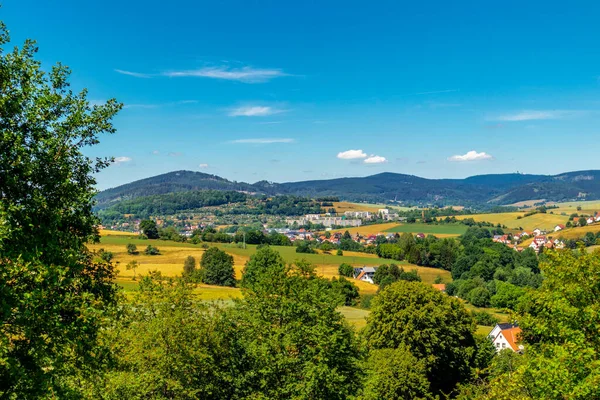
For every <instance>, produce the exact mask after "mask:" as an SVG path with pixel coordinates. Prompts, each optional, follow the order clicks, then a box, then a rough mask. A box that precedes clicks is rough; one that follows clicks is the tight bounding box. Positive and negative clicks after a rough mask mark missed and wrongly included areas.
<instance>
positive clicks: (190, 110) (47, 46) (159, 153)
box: [0, 0, 600, 189]
mask: <svg viewBox="0 0 600 400" xmlns="http://www.w3.org/2000/svg"><path fill="white" fill-rule="evenodd" d="M599 11H600V4H599V3H598V2H592V1H590V2H575V3H569V5H568V6H567V5H566V3H564V2H558V1H556V2H554V1H550V2H548V1H544V2H534V1H531V2H522V1H521V2H512V1H504V2H496V4H491V3H490V2H481V1H472V2H460V1H457V2H442V1H438V2H433V1H422V2H399V1H391V2H383V1H371V2H355V1H339V2H337V1H335V2H334V1H303V2H291V1H272V2H271V1H219V2H214V1H211V2H208V1H181V0H174V1H169V2H165V1H137V0H135V1H134V0H127V1H123V0H121V1H113V0H106V1H102V2H84V1H79V0H77V1H75V0H59V1H55V2H48V1H42V0H37V1H34V0H19V1H14V0H7V1H5V2H4V5H3V7H2V8H1V9H0V19H2V20H4V21H5V23H6V24H7V25H8V28H9V30H10V31H11V36H12V40H13V44H19V45H20V44H21V43H22V41H23V40H24V39H25V38H33V39H36V40H37V41H38V45H39V47H40V53H39V57H40V59H41V60H42V61H43V62H44V65H46V66H49V65H51V64H52V63H54V62H56V61H61V62H63V63H64V64H66V65H68V66H70V67H71V68H72V70H73V75H72V84H73V87H74V88H75V89H80V88H83V87H86V88H88V89H89V92H90V95H89V98H90V99H91V100H93V101H97V102H100V101H103V100H106V99H108V98H112V97H115V98H117V99H118V100H119V101H122V102H123V103H125V109H124V110H123V111H122V112H121V113H120V115H119V116H118V117H117V118H116V120H115V124H116V127H117V128H118V133H117V134H115V135H112V136H106V137H104V138H103V139H102V143H101V144H100V145H99V146H96V148H94V149H93V150H90V151H89V154H90V155H94V156H97V155H102V156H114V157H117V160H118V162H117V163H115V165H113V166H111V167H110V168H108V169H107V170H105V171H103V172H102V173H100V174H99V175H98V187H99V188H101V189H103V188H107V187H112V186H117V185H119V184H123V183H127V182H130V181H133V180H136V179H140V178H144V177H148V176H152V175H156V174H159V173H164V172H169V171H173V170H179V169H187V170H195V171H202V172H206V173H211V174H216V175H219V176H223V177H225V178H228V179H231V180H237V181H247V182H255V181H258V180H263V179H266V180H270V181H278V182H282V181H295V180H308V179H325V178H332V177H341V176H366V175H371V174H375V173H379V172H383V171H392V172H399V173H407V174H414V175H418V176H423V177H431V178H450V177H466V176H470V175H475V174H482V173H504V172H515V171H520V172H525V173H548V174H554V173H560V172H565V171H572V170H581V169H600V157H598V149H599V147H598V145H597V143H598V139H599V138H600V126H599V122H600V97H599V94H600V80H599V76H600V52H599V51H598V37H599V34H600V24H598V22H597V15H599V14H598V12H599Z"/></svg>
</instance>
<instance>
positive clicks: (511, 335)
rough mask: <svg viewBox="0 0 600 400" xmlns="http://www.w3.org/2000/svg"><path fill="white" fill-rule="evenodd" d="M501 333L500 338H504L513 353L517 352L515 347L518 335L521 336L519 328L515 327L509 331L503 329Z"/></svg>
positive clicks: (516, 346) (517, 347) (517, 348)
mask: <svg viewBox="0 0 600 400" xmlns="http://www.w3.org/2000/svg"><path fill="white" fill-rule="evenodd" d="M501 333H502V336H504V338H505V339H506V341H507V342H508V344H509V346H510V347H511V348H512V349H513V350H514V351H518V350H519V346H518V345H517V342H519V335H520V334H521V328H519V327H518V326H515V327H514V328H510V329H503V330H502V332H501Z"/></svg>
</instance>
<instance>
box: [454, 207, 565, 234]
mask: <svg viewBox="0 0 600 400" xmlns="http://www.w3.org/2000/svg"><path fill="white" fill-rule="evenodd" d="M551 211H553V212H554V214H550V213H546V214H541V213H539V214H534V215H530V216H528V217H525V212H524V211H517V212H510V213H498V214H473V215H459V216H457V217H456V219H459V220H462V219H466V218H473V219H474V220H475V221H477V222H480V221H481V222H484V221H485V222H491V223H493V224H494V225H496V224H501V225H506V226H507V227H508V228H509V229H514V230H516V229H518V228H519V227H522V228H523V229H524V230H526V231H531V230H534V229H535V228H540V229H546V230H550V231H551V230H553V229H554V227H555V226H556V225H557V224H565V223H567V221H568V220H569V217H568V216H567V215H560V213H557V212H556V210H551ZM518 217H521V218H520V219H518Z"/></svg>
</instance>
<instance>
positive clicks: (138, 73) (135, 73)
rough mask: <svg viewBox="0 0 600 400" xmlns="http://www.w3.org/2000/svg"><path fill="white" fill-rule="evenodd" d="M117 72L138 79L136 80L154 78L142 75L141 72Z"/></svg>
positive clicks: (120, 70) (119, 70) (117, 70)
mask: <svg viewBox="0 0 600 400" xmlns="http://www.w3.org/2000/svg"><path fill="white" fill-rule="evenodd" d="M115 72H118V73H119V74H122V75H129V76H133V77H136V78H150V77H151V76H152V75H150V74H142V73H140V72H131V71H125V70H122V69H115Z"/></svg>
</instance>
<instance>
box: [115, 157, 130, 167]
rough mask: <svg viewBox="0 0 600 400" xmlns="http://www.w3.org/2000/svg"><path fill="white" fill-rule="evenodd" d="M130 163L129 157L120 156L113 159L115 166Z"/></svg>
mask: <svg viewBox="0 0 600 400" xmlns="http://www.w3.org/2000/svg"><path fill="white" fill-rule="evenodd" d="M129 161H131V157H125V156H121V157H115V164H116V165H118V164H123V163H126V162H129Z"/></svg>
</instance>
